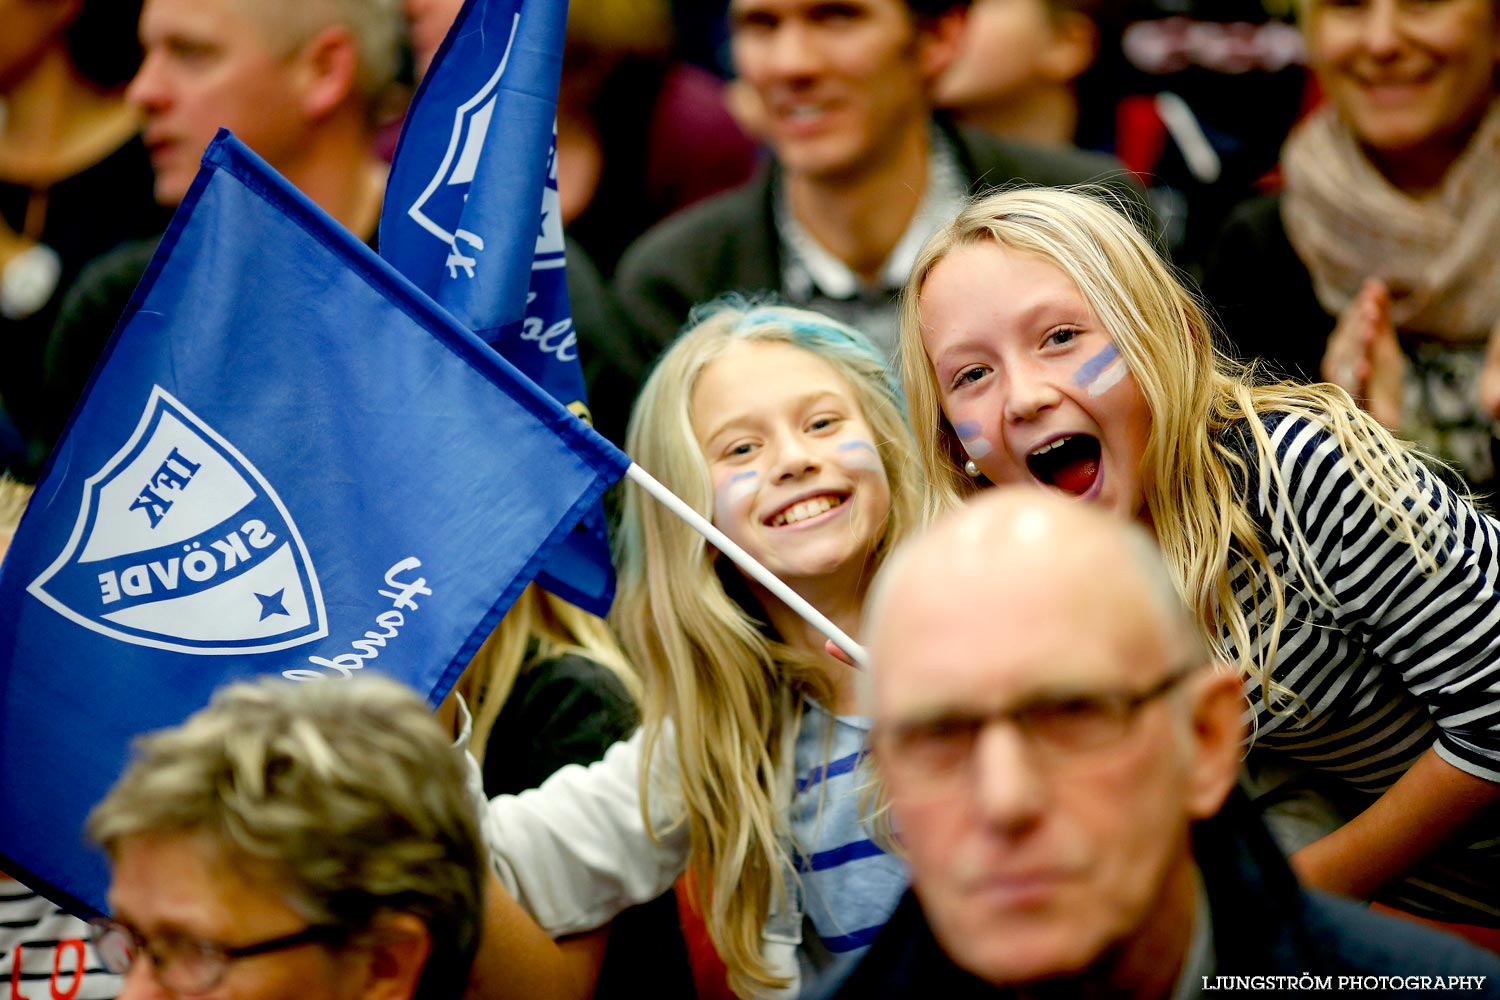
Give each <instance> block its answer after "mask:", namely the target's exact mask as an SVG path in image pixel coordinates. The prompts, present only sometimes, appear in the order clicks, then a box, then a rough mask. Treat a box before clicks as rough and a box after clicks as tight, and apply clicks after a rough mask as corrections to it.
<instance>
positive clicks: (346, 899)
mask: <svg viewBox="0 0 1500 1000" xmlns="http://www.w3.org/2000/svg"><path fill="white" fill-rule="evenodd" d="M86 829H87V832H88V836H89V837H90V838H91V839H92V840H93V841H94V842H95V843H98V844H99V845H100V846H102V847H103V848H104V849H105V851H106V852H107V853H108V854H109V855H110V856H111V858H114V857H116V856H117V854H118V852H119V848H120V846H121V845H122V842H123V841H125V840H127V839H129V838H132V837H140V836H148V835H152V834H163V833H167V834H171V833H178V832H183V833H201V834H203V835H204V836H205V837H207V838H208V840H209V841H210V842H211V843H212V844H213V845H214V846H215V848H216V850H218V851H219V852H221V853H220V857H221V859H222V860H223V861H225V862H226V863H229V864H235V863H237V862H243V861H250V862H255V863H259V864H261V865H264V866H266V868H267V869H268V870H269V871H270V872H271V874H272V879H271V880H270V882H269V884H271V885H273V886H275V887H276V888H278V889H280V890H281V891H282V893H283V895H284V902H285V903H286V904H287V905H288V906H290V907H291V908H292V909H294V910H296V911H297V912H298V913H299V914H300V915H301V916H302V917H303V918H304V919H306V920H307V921H308V922H309V923H314V924H332V925H335V926H337V927H340V928H342V929H343V930H344V931H345V932H346V933H347V934H348V935H349V938H350V939H356V938H358V937H359V936H360V935H361V934H363V933H365V932H367V931H369V930H370V929H371V928H372V927H373V925H374V922H375V920H376V919H377V918H378V917H379V915H380V914H381V913H382V912H384V911H395V912H400V913H410V914H413V915H415V916H417V917H418V918H419V919H420V920H421V921H422V923H423V924H425V925H426V926H427V929H428V932H429V933H430V936H431V939H432V952H431V954H430V956H429V957H428V960H427V964H426V966H425V968H424V969H423V971H422V977H421V979H420V981H419V984H418V987H417V991H416V997H417V1000H439V998H443V997H455V996H458V995H460V994H461V993H462V992H463V988H464V983H465V982H466V981H467V979H468V974H469V966H470V964H471V962H472V961H473V957H474V952H475V949H476V948H477V947H478V943H479V926H480V917H481V914H482V912H483V901H484V879H485V853H484V847H483V843H482V841H481V840H480V833H479V825H478V820H477V819H476V817H475V815H474V808H473V805H472V802H471V800H470V799H469V796H468V792H467V786H466V784H465V772H464V766H463V763H462V761H461V760H460V759H459V758H457V757H456V756H455V755H454V754H453V752H452V747H451V746H450V744H449V737H448V735H447V734H446V733H445V732H444V731H443V730H442V729H441V728H440V727H439V726H438V724H437V723H436V722H435V721H434V719H433V717H432V711H431V709H430V708H428V706H427V703H426V702H424V701H423V700H422V699H421V698H420V697H419V696H418V695H417V694H416V693H415V692H413V691H412V690H410V689H409V688H406V687H404V686H403V685H401V684H399V683H397V682H396V681H394V680H391V679H390V678H388V677H383V676H381V675H379V674H365V675H363V676H359V677H355V678H353V679H350V680H324V681H320V682H316V683H310V684H297V683H294V682H291V681H287V680H283V679H282V678H280V677H262V678H260V679H258V680H254V681H241V682H237V683H234V684H230V685H227V686H225V687H223V688H221V689H220V690H219V691H218V692H217V693H215V694H214V697H213V701H212V702H210V703H209V705H208V707H207V708H203V709H200V710H199V711H197V712H195V713H193V715H191V716H189V717H188V719H187V721H185V722H183V723H182V724H180V725H178V726H175V727H173V728H170V729H164V730H161V731H159V732H155V733H151V734H149V735H147V736H144V737H142V738H140V739H138V740H137V741H136V744H135V754H134V759H133V760H132V761H131V763H130V765H129V767H127V768H126V770H125V773H124V774H123V775H122V776H121V777H120V780H119V781H118V782H116V783H115V785H114V787H113V788H111V789H110V791H109V794H107V795H106V796H105V797H104V799H103V800H102V801H101V802H100V803H99V804H98V805H97V806H95V807H94V809H93V811H92V812H90V813H89V817H88V820H87V824H86Z"/></svg>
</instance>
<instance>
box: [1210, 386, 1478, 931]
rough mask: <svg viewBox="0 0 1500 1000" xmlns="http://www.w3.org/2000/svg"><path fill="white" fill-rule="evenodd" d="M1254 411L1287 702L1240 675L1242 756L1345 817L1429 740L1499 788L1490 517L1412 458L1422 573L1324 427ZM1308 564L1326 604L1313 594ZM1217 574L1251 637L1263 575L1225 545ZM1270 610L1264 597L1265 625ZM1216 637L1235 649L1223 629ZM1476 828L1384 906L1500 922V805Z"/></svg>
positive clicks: (1260, 502)
mask: <svg viewBox="0 0 1500 1000" xmlns="http://www.w3.org/2000/svg"><path fill="white" fill-rule="evenodd" d="M1261 419H1262V421H1263V422H1264V425H1265V427H1266V430H1267V432H1268V433H1269V434H1270V436H1271V441H1272V444H1273V445H1274V450H1275V455H1276V459H1277V462H1278V466H1279V470H1280V473H1281V476H1282V479H1283V481H1284V483H1285V487H1286V490H1285V493H1284V494H1283V493H1282V492H1281V491H1280V490H1279V489H1278V488H1277V487H1276V485H1275V484H1274V482H1273V481H1272V480H1271V478H1270V477H1269V476H1267V475H1264V474H1263V473H1264V470H1262V469H1261V468H1260V466H1261V463H1260V460H1259V458H1258V457H1257V455H1256V452H1255V449H1254V446H1253V441H1252V439H1251V437H1250V435H1249V433H1248V428H1242V429H1241V430H1240V432H1239V433H1238V435H1237V438H1238V440H1239V441H1241V442H1242V453H1243V454H1244V455H1245V457H1246V460H1247V462H1248V464H1249V467H1250V469H1251V470H1252V473H1251V485H1250V494H1251V495H1250V498H1249V499H1250V503H1251V511H1252V513H1253V514H1254V515H1255V517H1256V519H1257V521H1258V522H1259V524H1260V527H1261V530H1262V542H1263V544H1264V545H1265V546H1266V550H1267V553H1268V554H1269V555H1270V558H1271V561H1272V565H1273V566H1274V567H1275V568H1276V570H1277V572H1278V573H1280V574H1281V575H1282V580H1283V582H1284V587H1285V592H1286V612H1285V618H1284V620H1283V624H1282V629H1281V635H1280V648H1279V649H1278V651H1277V654H1276V662H1275V667H1274V671H1273V676H1274V678H1275V680H1276V681H1277V682H1278V683H1279V684H1281V685H1284V686H1285V687H1286V688H1289V689H1290V690H1291V691H1292V692H1293V693H1294V694H1295V695H1296V696H1297V700H1296V701H1294V702H1293V703H1292V704H1290V705H1287V706H1285V707H1286V708H1287V709H1289V710H1288V711H1284V712H1279V713H1278V712H1273V711H1272V710H1271V709H1270V708H1269V707H1268V706H1267V704H1266V701H1265V698H1264V697H1263V696H1262V690H1261V684H1260V681H1259V680H1258V679H1256V678H1253V677H1247V678H1246V682H1245V691H1246V694H1247V697H1248V698H1249V699H1250V701H1251V704H1252V705H1253V718H1252V720H1251V725H1252V727H1253V751H1252V760H1254V759H1255V755H1267V756H1268V757H1271V758H1272V759H1275V760H1277V761H1279V763H1280V765H1281V766H1283V767H1290V768H1291V769H1292V770H1293V771H1294V772H1301V773H1304V774H1305V775H1307V777H1308V782H1307V785H1308V787H1314V786H1316V787H1318V788H1320V789H1321V790H1322V791H1323V792H1325V793H1326V794H1327V795H1328V797H1329V798H1331V799H1333V800H1335V801H1337V802H1338V803H1339V805H1340V808H1341V809H1342V812H1343V814H1344V815H1345V817H1348V816H1351V815H1353V814H1354V813H1357V812H1358V811H1359V810H1360V809H1362V808H1363V807H1364V806H1366V805H1368V804H1369V802H1370V801H1372V800H1373V799H1374V798H1375V797H1377V796H1379V795H1380V794H1381V793H1382V792H1384V791H1385V790H1386V789H1387V788H1389V787H1390V786H1391V785H1392V784H1393V783H1394V782H1395V781H1396V779H1397V778H1399V777H1400V776H1401V775H1402V774H1404V773H1405V772H1406V770H1407V768H1409V767H1410V766H1411V765H1412V764H1413V763H1414V762H1415V761H1416V760H1417V758H1418V757H1420V756H1421V755H1422V754H1423V753H1424V752H1425V751H1426V750H1427V749H1428V748H1429V747H1432V746H1434V745H1435V746H1436V748H1437V753H1438V754H1439V755H1440V756H1441V757H1442V758H1443V759H1444V760H1445V761H1446V762H1447V763H1449V764H1451V765H1453V766H1454V767H1456V768H1459V769H1460V770H1463V771H1466V772H1468V773H1470V774H1473V775H1477V776H1479V777H1482V778H1485V779H1487V780H1489V781H1494V782H1500V523H1497V522H1496V521H1495V520H1493V519H1492V518H1490V517H1488V516H1486V515H1484V514H1481V513H1480V512H1478V511H1477V510H1475V508H1474V507H1473V506H1472V505H1471V504H1469V503H1468V502H1467V501H1465V500H1464V499H1463V498H1461V497H1460V496H1458V495H1457V494H1455V493H1454V492H1453V491H1452V490H1450V489H1449V488H1448V487H1447V486H1445V485H1444V484H1443V483H1442V482H1441V481H1440V480H1439V479H1438V477H1437V476H1435V475H1434V474H1433V473H1432V472H1431V471H1429V470H1428V469H1427V468H1426V467H1425V466H1424V465H1422V464H1421V463H1420V462H1418V461H1417V460H1415V459H1411V460H1409V466H1410V469H1411V475H1412V482H1413V487H1414V488H1413V495H1412V498H1411V503H1410V504H1409V509H1415V510H1416V511H1418V512H1419V514H1420V517H1421V518H1422V519H1423V520H1424V522H1426V523H1427V524H1428V525H1430V527H1431V528H1432V531H1433V534H1432V536H1431V539H1430V545H1431V549H1432V553H1433V555H1434V556H1435V561H1436V564H1437V565H1436V568H1435V570H1434V571H1432V572H1430V573H1426V574H1424V572H1423V571H1422V568H1421V565H1420V563H1419V560H1418V556H1417V553H1415V552H1414V551H1413V550H1412V548H1411V547H1410V546H1409V545H1408V544H1407V543H1405V542H1403V541H1402V540H1401V539H1399V538H1398V537H1396V536H1394V535H1392V534H1390V533H1388V532H1387V531H1386V530H1385V529H1384V528H1383V527H1382V526H1381V524H1380V521H1379V516H1378V512H1377V507H1376V505H1375V504H1374V502H1373V501H1372V500H1371V499H1370V497H1369V496H1368V495H1367V494H1366V493H1365V492H1364V491H1363V490H1362V489H1361V488H1360V486H1359V484H1358V482H1356V480H1355V476H1354V474H1353V472H1352V470H1351V466H1350V462H1349V459H1348V457H1347V456H1346V455H1345V454H1344V452H1343V451H1342V449H1341V448H1340V446H1339V443H1338V441H1337V440H1336V439H1335V438H1334V437H1333V435H1332V434H1331V433H1330V432H1329V431H1328V429H1327V428H1326V427H1325V426H1324V425H1322V424H1321V423H1318V422H1315V421H1312V420H1309V419H1307V418H1305V417H1302V416H1297V415H1289V414H1285V413H1272V414H1264V415H1262V417H1261ZM1294 527H1295V529H1296V530H1297V531H1300V533H1301V536H1302V538H1303V539H1305V540H1306V549H1305V554H1302V553H1304V550H1303V548H1302V546H1301V545H1296V544H1294V542H1293V540H1294V539H1295V538H1296V534H1295V533H1294ZM1294 553H1296V554H1298V555H1294ZM1304 560H1305V563H1306V565H1299V564H1300V563H1302V562H1303V561H1304ZM1308 567H1311V568H1314V569H1315V570H1316V572H1317V573H1318V574H1320V575H1321V577H1322V580H1323V582H1324V584H1326V590H1327V591H1328V592H1330V593H1331V600H1327V599H1326V598H1325V600H1321V601H1320V600H1319V599H1318V598H1317V597H1315V596H1314V595H1315V594H1317V593H1318V591H1317V590H1316V589H1314V588H1313V587H1312V586H1311V585H1310V584H1309V583H1308V579H1309V572H1308ZM1229 568H1230V575H1231V579H1232V581H1233V583H1234V589H1235V594H1236V597H1237V598H1238V599H1239V600H1240V601H1241V603H1242V606H1244V607H1245V608H1246V609H1247V614H1249V615H1251V617H1252V626H1251V635H1252V637H1254V636H1255V635H1256V630H1255V626H1254V616H1255V611H1253V610H1251V609H1252V607H1253V599H1254V595H1255V588H1257V587H1259V588H1260V591H1261V595H1262V598H1264V596H1265V593H1266V592H1265V589H1264V588H1265V581H1264V579H1263V576H1262V575H1261V574H1259V573H1253V572H1252V568H1251V566H1250V564H1249V563H1248V561H1247V560H1245V559H1244V558H1242V557H1239V556H1237V555H1235V554H1231V557H1230V567H1229ZM1273 613H1274V612H1273V609H1272V605H1271V602H1270V601H1268V600H1265V599H1262V600H1261V602H1260V618H1261V620H1262V621H1265V622H1269V621H1270V619H1271V616H1272V615H1273ZM1224 642H1225V646H1226V648H1227V651H1228V652H1229V654H1230V655H1231V657H1234V656H1235V655H1236V654H1237V652H1238V651H1237V650H1236V649H1235V648H1234V644H1233V642H1232V641H1231V640H1230V639H1229V637H1228V635H1227V632H1226V633H1225V635H1224ZM1273 825H1274V823H1273ZM1472 837H1473V841H1472V842H1471V843H1468V844H1458V845H1454V846H1452V847H1450V848H1448V849H1446V850H1444V851H1442V852H1440V854H1439V855H1438V856H1436V857H1435V858H1433V859H1431V861H1430V862H1429V863H1428V864H1426V865H1425V866H1424V867H1423V869H1422V870H1421V871H1419V872H1417V873H1414V874H1413V876H1412V877H1411V878H1409V879H1407V880H1406V881H1405V882H1403V883H1402V884H1400V885H1398V886H1396V887H1393V888H1392V889H1391V890H1389V891H1388V892H1387V893H1386V894H1385V895H1384V896H1382V897H1381V898H1382V900H1383V901H1384V902H1388V903H1391V904H1392V905H1397V906H1400V907H1402V908H1404V909H1408V910H1413V911H1415V912H1420V913H1423V914H1425V915H1428V916H1431V917H1435V918H1437V919H1441V920H1448V921H1457V922H1462V923H1470V924H1480V925H1486V926H1500V811H1497V810H1493V809H1492V810H1491V811H1490V813H1489V814H1488V815H1487V816H1486V817H1485V818H1484V819H1483V820H1481V821H1480V823H1479V824H1477V825H1476V826H1475V828H1474V829H1473V830H1472Z"/></svg>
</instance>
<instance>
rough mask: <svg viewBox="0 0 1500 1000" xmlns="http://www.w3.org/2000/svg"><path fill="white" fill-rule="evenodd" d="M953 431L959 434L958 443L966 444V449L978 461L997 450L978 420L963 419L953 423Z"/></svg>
mask: <svg viewBox="0 0 1500 1000" xmlns="http://www.w3.org/2000/svg"><path fill="white" fill-rule="evenodd" d="M953 431H954V433H955V434H957V435H958V443H959V444H961V445H963V446H964V451H965V452H967V453H968V456H969V457H970V458H972V459H975V460H976V461H977V460H978V459H981V458H984V457H985V456H986V455H988V454H989V453H990V452H992V451H994V450H995V446H994V445H993V444H991V443H990V440H989V438H987V437H985V436H984V428H983V427H981V426H980V424H979V421H977V420H961V421H959V422H958V423H956V424H954V425H953Z"/></svg>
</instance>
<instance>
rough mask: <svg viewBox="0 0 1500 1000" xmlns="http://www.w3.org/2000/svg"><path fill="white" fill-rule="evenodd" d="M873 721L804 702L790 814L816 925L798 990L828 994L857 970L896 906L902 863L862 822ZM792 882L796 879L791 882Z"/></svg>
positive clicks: (902, 885)
mask: <svg viewBox="0 0 1500 1000" xmlns="http://www.w3.org/2000/svg"><path fill="white" fill-rule="evenodd" d="M869 730H870V722H869V720H868V719H865V718H861V717H859V716H847V715H846V716H837V717H836V716H832V715H830V714H829V713H828V712H827V711H826V710H825V709H823V708H822V707H820V706H819V705H818V704H816V703H815V702H812V701H808V702H807V703H806V708H805V710H804V711H803V715H802V726H801V728H800V729H799V730H798V732H797V745H796V750H795V770H796V775H797V787H796V788H795V790H794V791H793V796H792V807H791V813H790V822H791V830H792V846H793V852H794V853H793V862H794V863H795V864H796V866H797V873H798V875H799V876H800V877H799V879H798V880H797V883H800V888H799V890H798V891H800V892H801V896H802V911H803V913H804V914H805V915H806V916H805V923H806V924H810V925H811V929H812V930H813V931H815V932H816V941H813V940H809V939H807V938H806V932H805V931H804V941H803V946H802V949H801V951H800V953H799V957H800V960H801V962H802V993H801V996H802V997H803V998H804V1000H806V998H812V997H822V996H828V995H830V994H831V993H833V992H834V990H835V989H837V987H838V986H839V984H841V983H842V982H843V981H844V980H845V979H846V978H847V977H848V975H849V973H850V972H852V971H853V970H854V966H855V965H856V964H857V963H858V962H859V960H860V959H861V958H862V957H864V954H865V952H867V951H868V950H869V948H870V942H871V941H873V940H874V939H875V935H876V934H878V933H879V932H880V929H881V928H882V927H884V926H885V924H886V921H888V920H889V919H890V917H891V914H892V913H893V912H895V909H896V904H897V903H899V902H900V901H901V895H902V893H904V892H905V891H906V886H907V883H908V881H909V878H910V877H909V875H908V874H907V869H906V863H905V862H904V861H902V860H900V859H899V858H896V857H893V856H892V855H890V854H887V853H885V852H884V851H883V850H881V848H880V846H879V845H878V844H876V843H875V842H874V841H873V840H871V839H870V832H869V830H868V829H866V827H865V825H864V824H862V823H861V822H860V808H859V807H860V799H861V794H860V793H861V790H862V789H863V788H864V787H865V785H866V784H868V782H869V767H868V766H866V765H865V764H863V763H862V762H863V760H864V754H865V743H866V737H867V736H868V735H869ZM794 884H795V883H794Z"/></svg>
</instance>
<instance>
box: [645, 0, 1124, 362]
mask: <svg viewBox="0 0 1500 1000" xmlns="http://www.w3.org/2000/svg"><path fill="white" fill-rule="evenodd" d="M965 4H966V0H837V2H834V0H733V2H731V4H730V8H729V20H730V39H731V47H732V50H733V54H734V63H735V70H736V72H737V73H738V74H739V79H738V81H737V84H736V86H737V87H739V88H740V95H741V97H742V98H743V100H742V101H740V106H741V108H742V114H743V115H744V116H745V117H746V119H747V124H748V125H749V126H750V130H751V131H753V132H755V133H756V134H758V135H760V137H761V138H762V139H763V140H764V141H765V143H766V145H767V146H768V147H769V148H770V150H771V152H772V154H773V157H774V162H773V163H772V164H771V165H770V166H769V168H768V169H766V170H764V171H762V172H761V173H760V174H758V175H757V176H756V177H755V178H753V179H751V180H750V181H749V182H747V183H746V184H744V185H742V186H740V187H737V188H734V189H732V190H730V191H727V192H725V193H724V194H721V195H718V196H716V197H714V198H711V199H708V200H707V201H704V202H702V203H700V204H698V205H695V206H692V207H691V208H688V209H686V210H684V211H682V212H679V213H678V214H676V215H675V216H672V217H670V218H668V219H666V220H665V221H663V222H661V223H659V224H658V225H657V226H656V227H654V228H653V229H651V230H648V231H647V232H646V234H645V235H644V236H642V237H641V238H640V239H639V240H637V241H636V243H635V244H634V245H633V246H632V247H631V248H630V249H629V250H627V251H626V253H625V256H624V257H623V258H622V260H621V262H620V266H619V269H618V270H617V271H616V276H615V291H616V294H617V296H618V298H619V302H620V305H621V308H622V310H623V313H624V316H625V318H626V320H627V321H628V323H629V325H630V326H631V327H632V330H633V333H634V334H635V335H636V336H637V338H638V342H639V347H640V350H641V351H642V353H643V355H644V357H646V358H647V359H649V358H651V357H654V356H655V355H656V354H657V353H659V352H660V351H661V349H662V348H663V347H665V346H666V345H667V344H668V343H670V342H671V340H672V339H673V338H674V337H675V336H676V334H677V331H678V329H679V328H680V327H681V326H682V324H683V322H684V321H685V320H686V318H687V314H688V310H689V309H690V308H691V307H692V306H693V305H694V304H696V303H698V302H702V301H705V300H707V299H711V298H713V297H715V296H717V295H720V294H722V293H725V292H730V291H738V292H743V293H747V294H754V293H757V292H775V293H777V294H778V295H780V296H781V297H782V298H783V299H784V300H786V301H788V302H791V303H794V304H797V305H801V306H807V307H810V308H813V309H817V310H820V311H822V312H826V313H828V314H830V315H832V316H835V317H837V318H839V319H841V320H843V321H845V322H847V323H849V324H851V325H853V326H855V327H857V328H858V329H860V330H861V331H862V332H864V333H866V334H867V335H869V336H870V338H871V339H872V340H874V341H875V342H876V343H877V344H879V345H880V346H882V347H883V348H885V349H886V350H887V351H888V352H891V353H894V350H895V343H896V329H897V321H896V309H895V305H894V295H895V292H896V290H897V289H899V288H900V287H901V286H902V284H904V283H905V280H906V275H907V272H908V271H909V270H910V268H911V264H912V261H913V260H914V259H915V257H916V254H917V251H918V249H919V248H920V247H921V245H922V243H923V241H925V240H926V238H927V236H928V235H929V234H930V233H931V232H932V231H933V230H934V229H935V228H936V227H937V226H938V225H939V224H940V223H942V222H944V221H946V220H948V219H950V218H952V217H953V216H954V215H955V214H957V212H958V210H959V208H960V206H961V205H962V203H963V200H964V198H965V196H966V195H967V194H969V193H970V192H971V190H973V189H975V188H978V187H984V186H993V185H1002V184H1015V183H1031V184H1072V183H1079V182H1083V181H1088V180H1102V179H1109V178H1113V180H1114V181H1115V182H1116V183H1117V184H1119V185H1120V186H1121V187H1122V189H1124V190H1125V191H1126V193H1127V194H1130V195H1131V196H1133V197H1137V198H1138V197H1139V189H1138V187H1137V186H1136V185H1134V183H1133V182H1132V181H1127V180H1125V179H1123V178H1122V177H1120V176H1119V174H1120V167H1119V164H1118V163H1116V162H1115V161H1113V160H1111V159H1110V158H1108V157H1105V156H1101V155H1098V154H1092V153H1082V152H1079V151H1077V150H1066V149H1042V148H1037V147H1032V146H1024V145H1021V144H1018V143H1013V142H1007V141H1003V140H998V139H994V138H991V137H989V136H986V135H983V134H982V133H979V132H976V131H971V130H968V129H963V128H958V127H954V126H952V125H951V124H949V123H947V122H945V121H943V120H939V119H934V118H933V115H932V103H931V98H930V90H931V87H932V85H933V83H934V81H935V80H936V79H937V77H938V75H939V74H940V73H941V72H942V71H943V69H944V68H945V67H946V66H947V65H948V63H949V61H950V60H951V58H952V57H953V54H954V52H955V50H956V48H957V45H958V42H959V38H960V36H961V32H962V31H963V29H964V7H965Z"/></svg>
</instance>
